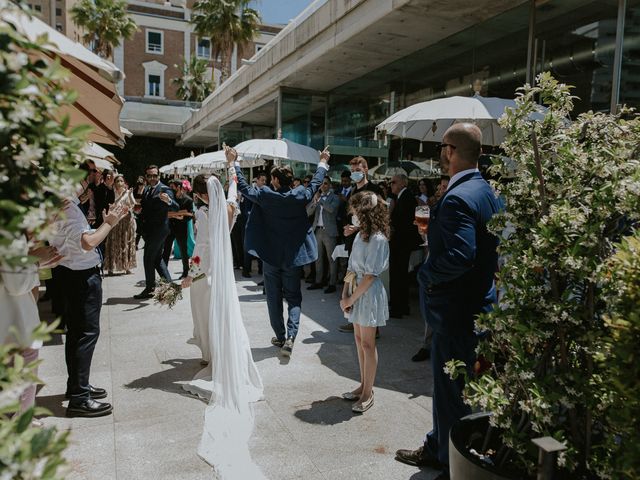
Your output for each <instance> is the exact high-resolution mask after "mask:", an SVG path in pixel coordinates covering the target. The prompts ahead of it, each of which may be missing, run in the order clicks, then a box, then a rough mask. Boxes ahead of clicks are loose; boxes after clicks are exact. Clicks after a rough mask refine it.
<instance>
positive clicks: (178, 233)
mask: <svg viewBox="0 0 640 480" xmlns="http://www.w3.org/2000/svg"><path fill="white" fill-rule="evenodd" d="M174 240H175V241H176V242H177V243H178V248H179V249H180V260H182V274H183V275H186V274H188V273H189V250H188V249H187V229H186V228H184V229H172V230H170V231H169V235H167V239H166V240H165V241H164V251H163V252H162V259H163V260H164V263H165V265H167V266H168V265H169V257H170V256H171V248H172V247H173V241H174Z"/></svg>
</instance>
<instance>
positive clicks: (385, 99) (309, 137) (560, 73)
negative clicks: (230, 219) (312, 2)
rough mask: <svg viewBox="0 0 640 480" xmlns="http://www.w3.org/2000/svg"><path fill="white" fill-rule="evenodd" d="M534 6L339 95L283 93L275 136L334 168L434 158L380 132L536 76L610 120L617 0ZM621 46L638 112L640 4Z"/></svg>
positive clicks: (625, 88) (624, 74)
mask: <svg viewBox="0 0 640 480" xmlns="http://www.w3.org/2000/svg"><path fill="white" fill-rule="evenodd" d="M535 5H536V6H535V10H534V12H535V13H534V15H535V17H534V18H533V19H532V18H531V12H532V9H531V3H530V2H524V3H521V4H520V5H518V6H516V7H514V8H512V9H510V10H508V11H506V12H504V13H502V14H500V15H497V16H495V17H493V18H490V19H488V20H486V21H484V22H482V23H478V24H476V25H474V26H473V27H470V28H468V29H466V30H463V31H460V32H458V33H457V34H455V35H452V36H450V37H448V38H445V39H443V40H441V41H439V42H437V43H435V44H433V45H430V46H429V47H427V48H424V49H422V50H419V51H416V52H414V53H411V54H410V55H407V56H405V57H403V58H400V59H398V60H396V61H394V62H392V63H390V64H388V65H385V66H384V67H382V68H380V69H377V70H374V71H372V72H369V73H367V74H365V75H363V76H362V77H360V78H358V79H357V80H354V81H351V82H348V83H346V84H344V85H342V86H340V87H338V88H336V89H335V90H332V91H330V92H325V93H316V92H305V91H293V90H291V91H290V90H287V89H281V92H280V101H279V108H280V110H279V115H277V114H276V115H274V117H273V119H274V121H273V124H274V131H275V130H277V127H280V128H281V129H282V134H283V136H284V137H285V138H288V139H290V140H293V141H295V142H298V143H302V144H305V145H309V146H312V147H314V148H317V149H321V148H322V147H323V146H324V145H325V144H328V145H330V146H331V152H332V163H344V162H346V161H348V159H350V158H351V157H353V156H355V155H362V156H364V157H365V158H367V159H368V160H369V161H370V163H371V166H374V165H376V163H378V162H385V161H395V160H399V159H411V160H426V159H433V158H436V156H437V152H436V151H435V145H434V144H429V143H427V142H425V143H423V144H421V143H420V142H418V141H415V140H400V139H397V138H393V139H392V138H376V136H375V126H376V125H377V124H379V123H380V122H381V121H382V120H384V119H385V118H387V117H388V116H389V115H391V114H393V113H394V112H397V111H398V110H400V109H402V108H405V107H407V106H410V105H413V104H415V103H418V102H423V101H427V100H432V99H435V98H441V97H448V96H453V95H462V96H471V95H474V94H480V95H482V96H491V97H503V98H513V97H514V95H515V92H516V89H517V88H518V87H520V86H522V85H523V84H524V83H525V82H526V81H527V78H528V77H527V72H528V71H529V72H530V73H531V74H533V75H535V74H538V73H540V72H542V71H551V72H552V73H553V75H554V76H555V77H556V78H558V79H559V80H561V81H562V82H564V83H567V84H570V85H573V86H574V87H575V89H574V94H575V95H576V96H577V97H579V99H578V100H576V102H575V105H576V108H575V114H578V113H581V112H585V111H588V110H596V111H609V109H610V107H611V102H612V87H613V79H614V75H615V68H614V58H615V52H616V33H617V20H618V8H619V2H618V0H561V1H560V0H542V1H540V0H539V1H536V2H535ZM531 24H532V25H533V28H531V27H530V25H531ZM530 41H531V47H532V48H531V51H530V52H529V42H530ZM622 45H623V47H622V53H623V61H622V68H621V76H620V95H619V103H621V104H622V103H626V104H628V105H630V106H633V107H639V106H640V0H627V2H626V12H625V27H624V39H623V43H622ZM373 54H374V52H372V55H373ZM529 58H530V63H529V60H528V59H529ZM276 119H278V120H276ZM278 121H279V122H278ZM244 134H246V132H244V133H243V135H244ZM243 135H240V137H242V136H243ZM228 138H231V137H228ZM245 138H246V136H245V137H244V138H243V139H245ZM263 138H264V137H263ZM226 141H227V142H228V143H231V142H230V141H229V140H226Z"/></svg>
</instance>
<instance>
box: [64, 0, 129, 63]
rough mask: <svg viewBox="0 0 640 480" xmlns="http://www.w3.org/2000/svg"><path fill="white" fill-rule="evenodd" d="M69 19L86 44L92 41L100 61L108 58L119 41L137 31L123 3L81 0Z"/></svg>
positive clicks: (72, 10) (72, 9) (118, 1)
mask: <svg viewBox="0 0 640 480" xmlns="http://www.w3.org/2000/svg"><path fill="white" fill-rule="evenodd" d="M71 16H72V18H73V21H74V23H75V24H76V25H78V26H79V27H82V28H83V29H84V30H85V34H84V35H83V40H84V41H85V42H86V44H87V45H89V44H91V42H93V50H94V52H95V53H96V54H97V55H100V56H101V57H103V58H111V56H112V55H113V49H114V47H117V46H119V45H120V42H121V41H122V38H125V39H127V40H128V39H130V38H131V37H133V34H134V33H135V32H136V30H137V29H138V25H136V22H134V21H133V19H132V18H131V16H129V13H128V12H127V2H126V1H125V0H80V1H79V2H77V3H76V4H75V5H74V6H73V8H71Z"/></svg>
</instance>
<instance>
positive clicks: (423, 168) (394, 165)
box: [369, 160, 440, 180]
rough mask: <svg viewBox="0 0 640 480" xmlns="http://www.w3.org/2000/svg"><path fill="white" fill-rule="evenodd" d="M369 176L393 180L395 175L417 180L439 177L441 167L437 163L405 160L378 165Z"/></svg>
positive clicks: (370, 171)
mask: <svg viewBox="0 0 640 480" xmlns="http://www.w3.org/2000/svg"><path fill="white" fill-rule="evenodd" d="M434 163H435V165H434ZM369 174H370V175H371V176H372V177H374V178H391V177H393V176H394V175H406V176H407V177H409V178H412V179H416V180H417V179H420V178H424V177H439V176H440V166H439V164H438V163H437V162H429V163H420V162H412V161H409V160H403V161H400V162H389V163H384V164H382V165H378V166H377V167H375V168H372V169H371V170H369Z"/></svg>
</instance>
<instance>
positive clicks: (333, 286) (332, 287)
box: [324, 285, 336, 293]
mask: <svg viewBox="0 0 640 480" xmlns="http://www.w3.org/2000/svg"><path fill="white" fill-rule="evenodd" d="M335 291H336V286H335V285H329V286H328V287H327V288H325V289H324V293H333V292H335Z"/></svg>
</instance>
